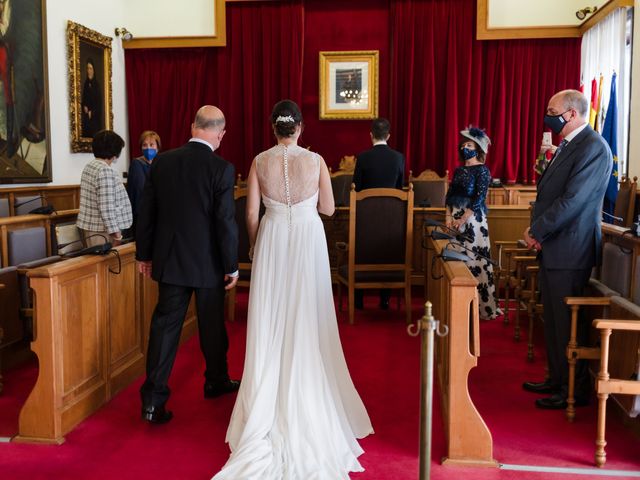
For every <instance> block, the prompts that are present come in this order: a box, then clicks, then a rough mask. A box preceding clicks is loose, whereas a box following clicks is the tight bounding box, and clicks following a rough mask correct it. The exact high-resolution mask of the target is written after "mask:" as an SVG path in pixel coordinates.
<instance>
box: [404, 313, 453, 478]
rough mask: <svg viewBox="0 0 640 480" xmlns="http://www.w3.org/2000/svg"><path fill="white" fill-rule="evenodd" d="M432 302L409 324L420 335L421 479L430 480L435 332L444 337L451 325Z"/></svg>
mask: <svg viewBox="0 0 640 480" xmlns="http://www.w3.org/2000/svg"><path fill="white" fill-rule="evenodd" d="M431 308H432V304H431V302H427V303H425V304H424V316H423V317H422V318H421V319H420V320H418V321H417V322H416V323H415V324H411V325H409V326H407V332H408V333H409V335H411V336H412V337H417V336H418V335H420V343H421V347H420V480H429V478H430V475H431V427H432V423H433V422H432V420H433V419H432V416H433V365H434V363H433V362H434V346H435V342H434V333H437V334H438V336H440V337H444V336H445V335H447V334H448V333H449V327H447V326H446V325H443V327H444V328H443V329H442V331H440V329H439V325H440V322H439V321H437V320H435V319H434V318H433V315H432V314H431Z"/></svg>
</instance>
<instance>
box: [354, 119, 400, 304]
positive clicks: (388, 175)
mask: <svg viewBox="0 0 640 480" xmlns="http://www.w3.org/2000/svg"><path fill="white" fill-rule="evenodd" d="M389 129H390V125H389V120H387V119H386V118H376V119H375V120H374V121H373V122H372V124H371V133H370V135H371V142H372V143H373V147H372V148H370V149H369V150H367V151H366V152H362V153H360V154H359V155H358V156H357V157H356V167H355V170H354V171H353V183H354V184H355V186H356V191H357V192H359V191H360V190H366V189H367V188H402V185H403V183H404V155H402V154H401V153H400V152H396V151H395V150H393V149H392V148H390V147H389V145H387V140H389V137H390V134H389ZM390 296H391V291H390V290H389V289H382V290H380V308H382V309H383V310H386V309H388V308H389V297H390ZM355 306H356V308H359V309H361V308H362V290H356V292H355Z"/></svg>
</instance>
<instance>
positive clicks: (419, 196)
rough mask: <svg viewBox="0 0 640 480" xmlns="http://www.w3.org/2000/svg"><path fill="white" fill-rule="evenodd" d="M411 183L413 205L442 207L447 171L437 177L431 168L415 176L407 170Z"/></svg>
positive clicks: (447, 181) (447, 178) (447, 176)
mask: <svg viewBox="0 0 640 480" xmlns="http://www.w3.org/2000/svg"><path fill="white" fill-rule="evenodd" d="M409 182H410V183H412V184H413V200H414V207H444V205H445V199H446V197H447V190H448V188H449V171H446V172H445V174H444V176H443V177H439V176H438V174H437V173H436V172H434V171H433V170H425V171H423V172H422V173H421V174H420V175H418V176H417V177H414V176H413V172H412V171H409Z"/></svg>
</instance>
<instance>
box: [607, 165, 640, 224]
mask: <svg viewBox="0 0 640 480" xmlns="http://www.w3.org/2000/svg"><path fill="white" fill-rule="evenodd" d="M637 189H638V177H633V181H630V180H629V178H628V177H624V178H623V179H622V181H621V182H620V185H619V189H618V197H617V199H616V207H615V210H614V215H615V216H616V217H620V218H622V220H614V221H613V223H614V225H618V226H620V227H625V228H631V226H632V225H633V220H634V218H633V211H634V209H635V206H636V191H637Z"/></svg>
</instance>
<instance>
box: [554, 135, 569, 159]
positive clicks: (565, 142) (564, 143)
mask: <svg viewBox="0 0 640 480" xmlns="http://www.w3.org/2000/svg"><path fill="white" fill-rule="evenodd" d="M567 143H569V142H567V141H566V140H562V141H561V142H560V145H558V148H556V153H554V154H553V157H552V158H551V161H550V162H549V163H551V162H553V161H554V160H555V159H556V158H557V157H558V155H560V152H561V151H562V149H563V148H564V147H566V146H567Z"/></svg>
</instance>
